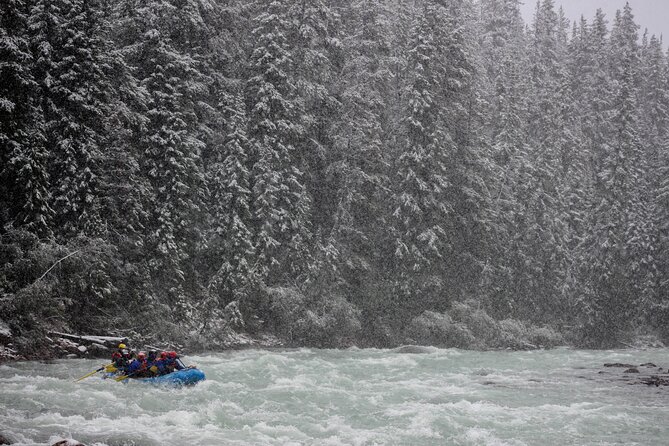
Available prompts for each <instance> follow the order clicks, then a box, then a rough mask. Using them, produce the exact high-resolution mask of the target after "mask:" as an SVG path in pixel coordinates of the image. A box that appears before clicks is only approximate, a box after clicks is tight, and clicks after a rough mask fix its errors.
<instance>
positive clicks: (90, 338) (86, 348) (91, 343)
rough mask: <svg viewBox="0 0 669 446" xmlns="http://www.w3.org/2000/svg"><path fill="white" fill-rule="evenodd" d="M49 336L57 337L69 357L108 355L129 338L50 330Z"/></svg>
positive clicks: (56, 340)
mask: <svg viewBox="0 0 669 446" xmlns="http://www.w3.org/2000/svg"><path fill="white" fill-rule="evenodd" d="M49 336H51V337H52V338H55V343H57V344H58V346H59V347H60V349H61V350H62V351H63V352H66V353H68V355H67V356H68V357H77V356H83V357H108V356H109V354H110V351H111V350H112V349H114V348H116V347H117V346H118V345H119V344H121V343H123V344H127V343H128V338H124V337H120V336H94V335H74V334H69V333H61V332H57V331H51V332H49Z"/></svg>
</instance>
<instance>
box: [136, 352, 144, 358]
mask: <svg viewBox="0 0 669 446" xmlns="http://www.w3.org/2000/svg"><path fill="white" fill-rule="evenodd" d="M137 357H138V358H139V359H144V358H146V353H144V352H139V353H137Z"/></svg>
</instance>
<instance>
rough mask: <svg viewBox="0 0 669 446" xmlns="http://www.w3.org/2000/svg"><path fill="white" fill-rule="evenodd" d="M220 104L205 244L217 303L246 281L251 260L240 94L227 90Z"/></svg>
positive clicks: (247, 174) (237, 291) (231, 296)
mask: <svg viewBox="0 0 669 446" xmlns="http://www.w3.org/2000/svg"><path fill="white" fill-rule="evenodd" d="M221 108H222V110H223V115H222V118H223V119H224V121H223V128H222V129H221V130H222V133H223V135H224V137H223V139H222V141H221V145H220V146H219V147H217V149H218V150H217V153H216V155H215V158H214V160H213V161H214V162H213V163H212V165H211V166H210V167H209V177H208V185H209V190H210V192H211V200H210V204H209V213H210V215H211V218H212V219H213V222H212V232H213V240H210V242H209V245H210V249H211V250H212V251H213V252H214V253H215V254H214V257H215V258H213V259H212V261H214V262H216V265H220V266H218V270H217V271H216V273H215V274H214V276H213V278H212V279H211V281H210V284H209V288H210V291H211V292H212V293H214V295H215V299H214V300H215V302H216V303H217V304H218V305H217V306H218V307H219V308H223V307H224V306H225V305H227V304H228V303H229V302H231V301H232V300H234V299H235V298H237V297H238V296H239V295H240V293H241V292H242V290H243V289H244V287H245V285H247V284H248V282H249V280H250V276H251V275H252V271H251V269H252V265H253V262H254V260H253V254H254V251H253V234H252V232H251V227H250V225H251V222H252V220H251V190H250V181H249V177H250V172H249V166H248V164H249V153H248V150H249V147H248V139H247V137H246V125H247V122H246V113H245V105H244V102H243V99H242V98H241V96H240V95H234V96H233V95H229V96H226V97H225V98H224V103H222V104H221Z"/></svg>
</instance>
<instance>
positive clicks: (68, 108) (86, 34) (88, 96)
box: [31, 0, 111, 235]
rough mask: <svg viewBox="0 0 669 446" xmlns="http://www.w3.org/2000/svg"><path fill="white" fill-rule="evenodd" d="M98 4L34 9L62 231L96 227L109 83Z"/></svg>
mask: <svg viewBox="0 0 669 446" xmlns="http://www.w3.org/2000/svg"><path fill="white" fill-rule="evenodd" d="M102 8H103V5H102V4H101V3H99V2H94V1H83V0H58V1H54V2H44V1H41V0H38V1H37V2H36V4H35V6H34V7H33V9H32V14H31V30H32V33H33V34H32V45H33V51H34V52H35V53H36V54H37V55H38V59H37V64H36V67H35V68H36V69H35V77H36V79H37V80H38V82H39V84H40V87H41V90H40V94H41V96H42V109H43V113H44V116H45V128H46V140H47V145H48V147H50V148H51V150H50V162H49V167H50V178H51V188H52V190H51V196H52V202H53V208H54V210H55V212H56V225H57V227H58V232H59V234H61V235H67V234H77V233H88V234H91V233H96V232H98V231H99V230H100V227H101V222H100V219H99V207H100V203H99V193H98V192H97V180H98V176H99V174H100V164H101V158H102V152H101V149H100V146H101V144H102V143H103V140H104V138H105V129H104V119H103V118H104V117H105V116H106V105H105V102H106V98H107V97H108V96H109V91H110V89H111V88H110V86H109V83H108V77H107V76H106V73H105V72H104V69H105V62H106V60H105V58H106V56H105V51H106V49H107V48H106V47H105V40H104V37H105V36H104V34H103V33H104V32H105V29H104V27H105V23H104V18H103V16H104V14H105V11H104V10H103V9H102Z"/></svg>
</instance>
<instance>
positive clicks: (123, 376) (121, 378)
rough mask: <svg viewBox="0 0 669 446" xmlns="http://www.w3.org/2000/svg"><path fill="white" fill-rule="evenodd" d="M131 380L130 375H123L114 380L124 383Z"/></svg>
mask: <svg viewBox="0 0 669 446" xmlns="http://www.w3.org/2000/svg"><path fill="white" fill-rule="evenodd" d="M128 378H130V375H122V376H119V377H117V378H114V381H123V380H124V379H128Z"/></svg>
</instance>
